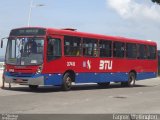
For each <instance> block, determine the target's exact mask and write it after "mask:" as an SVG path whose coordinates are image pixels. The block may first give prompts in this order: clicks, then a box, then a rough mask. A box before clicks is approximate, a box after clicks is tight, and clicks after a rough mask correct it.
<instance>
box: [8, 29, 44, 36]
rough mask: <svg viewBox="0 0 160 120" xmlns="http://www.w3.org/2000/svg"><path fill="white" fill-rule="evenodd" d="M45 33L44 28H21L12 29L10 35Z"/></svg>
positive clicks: (39, 34)
mask: <svg viewBox="0 0 160 120" xmlns="http://www.w3.org/2000/svg"><path fill="white" fill-rule="evenodd" d="M45 33H46V30H45V29H42V28H23V29H14V30H12V31H11V33H10V36H33V35H34V36H43V35H45Z"/></svg>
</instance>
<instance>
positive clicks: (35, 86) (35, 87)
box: [29, 85, 38, 90]
mask: <svg viewBox="0 0 160 120" xmlns="http://www.w3.org/2000/svg"><path fill="white" fill-rule="evenodd" d="M29 88H30V89H31V90H37V88H38V85H29Z"/></svg>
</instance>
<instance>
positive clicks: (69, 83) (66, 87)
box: [62, 73, 72, 91]
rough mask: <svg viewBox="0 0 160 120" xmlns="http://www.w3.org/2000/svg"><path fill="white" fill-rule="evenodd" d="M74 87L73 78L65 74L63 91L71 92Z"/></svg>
mask: <svg viewBox="0 0 160 120" xmlns="http://www.w3.org/2000/svg"><path fill="white" fill-rule="evenodd" d="M71 87H72V76H71V74H70V73H65V74H64V76H63V84H62V89H63V90H64V91H69V90H70V89H71Z"/></svg>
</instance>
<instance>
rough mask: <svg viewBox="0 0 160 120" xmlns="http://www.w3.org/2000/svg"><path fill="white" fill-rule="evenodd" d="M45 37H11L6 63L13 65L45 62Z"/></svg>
mask: <svg viewBox="0 0 160 120" xmlns="http://www.w3.org/2000/svg"><path fill="white" fill-rule="evenodd" d="M43 48H44V38H38V37H23V38H9V40H8V45H7V49H6V63H7V64H11V65H40V64H42V63H43Z"/></svg>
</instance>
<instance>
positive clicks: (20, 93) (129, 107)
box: [0, 78, 160, 114]
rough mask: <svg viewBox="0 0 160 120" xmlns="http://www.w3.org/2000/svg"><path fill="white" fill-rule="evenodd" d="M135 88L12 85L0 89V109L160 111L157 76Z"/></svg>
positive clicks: (19, 110)
mask: <svg viewBox="0 0 160 120" xmlns="http://www.w3.org/2000/svg"><path fill="white" fill-rule="evenodd" d="M136 84H137V85H136V87H134V88H122V87H121V86H120V85H119V84H111V86H110V87H109V88H101V87H99V86H98V85H95V84H91V85H74V86H73V88H72V90H71V91H69V92H64V91H61V89H60V88H58V87H49V88H48V87H47V88H43V87H41V88H39V89H38V90H37V91H31V90H30V89H29V88H28V87H24V86H15V85H13V86H12V88H11V89H7V88H6V89H5V90H3V89H0V113H25V114H26V113H27V114H29V113H31V114H33V113H36V114H41V113H45V114H46V113H47V114H50V113H51V114H53V113H54V114H57V113H58V114H94V113H96V114H99V113H100V114H103V113H160V78H156V79H151V80H146V81H139V82H137V83H136Z"/></svg>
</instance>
